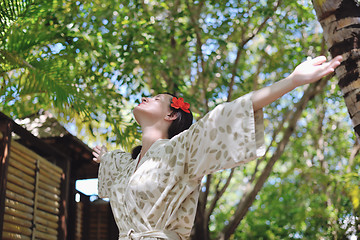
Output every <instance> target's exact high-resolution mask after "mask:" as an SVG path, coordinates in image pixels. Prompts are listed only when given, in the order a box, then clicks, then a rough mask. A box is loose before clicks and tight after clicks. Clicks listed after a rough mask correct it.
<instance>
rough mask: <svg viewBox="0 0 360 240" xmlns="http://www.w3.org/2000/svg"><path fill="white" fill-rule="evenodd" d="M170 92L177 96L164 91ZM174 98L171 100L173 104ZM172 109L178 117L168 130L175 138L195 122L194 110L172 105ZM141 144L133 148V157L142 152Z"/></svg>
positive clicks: (170, 135) (169, 134) (171, 136)
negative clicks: (186, 110)
mask: <svg viewBox="0 0 360 240" xmlns="http://www.w3.org/2000/svg"><path fill="white" fill-rule="evenodd" d="M164 94H168V95H170V96H173V97H176V95H174V94H171V93H164ZM171 102H172V99H171V100H170V104H169V106H170V105H171ZM170 109H171V110H172V111H173V113H174V114H176V115H177V118H176V119H175V120H174V121H173V122H172V123H171V125H170V127H169V130H168V137H169V139H171V138H173V137H174V136H176V135H178V134H179V133H181V132H183V131H185V130H186V129H189V128H190V126H191V124H192V122H193V115H192V112H191V111H190V109H189V111H190V113H187V112H184V111H183V110H181V109H176V108H173V107H171V106H170ZM140 151H141V146H137V147H135V148H134V149H133V150H132V153H131V157H132V158H133V159H135V158H137V156H138V155H139V154H140Z"/></svg>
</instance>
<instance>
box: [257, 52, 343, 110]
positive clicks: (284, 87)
mask: <svg viewBox="0 0 360 240" xmlns="http://www.w3.org/2000/svg"><path fill="white" fill-rule="evenodd" d="M341 61H342V57H341V56H337V57H335V58H333V59H332V60H331V61H328V62H326V57H324V56H320V57H317V58H314V59H311V60H308V61H305V62H303V63H301V64H300V65H298V66H297V67H296V68H295V70H294V71H293V72H292V73H291V74H290V75H289V76H288V77H287V78H284V79H282V80H280V81H278V82H276V83H274V84H272V85H271V86H268V87H265V88H262V89H259V90H257V91H255V92H254V93H253V95H252V97H251V100H252V102H253V108H254V111H256V110H259V109H261V108H263V107H265V106H267V105H269V104H270V103H272V102H274V101H275V100H276V99H278V98H280V97H281V96H283V95H284V94H285V93H288V92H290V91H291V90H293V89H294V88H296V87H298V86H301V85H305V84H308V83H312V82H316V81H318V80H320V79H321V78H322V77H324V76H326V75H328V74H330V73H332V72H334V70H335V68H336V67H338V66H339V65H340V62H341Z"/></svg>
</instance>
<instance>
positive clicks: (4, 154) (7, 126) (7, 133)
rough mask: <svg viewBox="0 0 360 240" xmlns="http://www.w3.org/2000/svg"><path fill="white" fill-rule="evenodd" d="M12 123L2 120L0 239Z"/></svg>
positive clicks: (0, 131)
mask: <svg viewBox="0 0 360 240" xmlns="http://www.w3.org/2000/svg"><path fill="white" fill-rule="evenodd" d="M12 128H13V124H12V121H9V120H6V119H1V120H0V134H1V139H0V160H1V164H0V237H1V236H2V233H3V226H4V225H3V224H4V213H5V195H6V183H7V177H6V176H7V171H8V166H9V153H10V144H11V132H12Z"/></svg>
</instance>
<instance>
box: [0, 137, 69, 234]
mask: <svg viewBox="0 0 360 240" xmlns="http://www.w3.org/2000/svg"><path fill="white" fill-rule="evenodd" d="M1 138H2V134H1V132H0V139H1ZM9 156H10V157H9V165H8V172H7V185H6V196H5V212H4V223H3V231H2V239H4V240H7V239H31V240H33V239H46V240H52V239H54V240H55V239H57V236H58V227H59V206H60V203H59V201H60V194H61V192H60V184H61V180H62V178H63V170H62V169H61V168H60V167H58V166H56V165H54V164H52V163H50V162H49V161H47V160H46V159H44V158H42V157H41V156H39V155H38V154H36V153H34V152H33V151H31V150H30V149H28V148H26V147H24V146H23V145H21V144H19V143H17V142H15V141H12V142H11V148H10V154H9Z"/></svg>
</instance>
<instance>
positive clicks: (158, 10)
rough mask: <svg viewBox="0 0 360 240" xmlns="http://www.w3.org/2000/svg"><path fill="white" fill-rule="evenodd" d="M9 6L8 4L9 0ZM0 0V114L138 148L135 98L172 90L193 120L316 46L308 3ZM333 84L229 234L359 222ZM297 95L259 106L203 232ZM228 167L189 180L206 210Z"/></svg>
mask: <svg viewBox="0 0 360 240" xmlns="http://www.w3.org/2000/svg"><path fill="white" fill-rule="evenodd" d="M20 2H21V3H24V4H23V5H21V7H20V5H19V8H16V9H18V10H16V11H15V10H12V9H15V8H11V7H9V6H17V5H16V3H20ZM0 6H1V11H0V13H1V23H2V26H1V28H0V32H1V39H0V41H1V42H0V44H1V45H0V54H1V62H0V68H1V73H0V80H1V90H0V101H1V103H2V104H1V105H0V110H1V111H2V112H4V113H6V114H8V115H10V116H12V117H13V118H22V117H25V116H27V115H30V114H33V113H34V112H36V111H38V110H39V109H46V110H50V111H51V112H53V113H54V114H55V115H56V116H57V117H58V118H59V119H60V120H62V121H63V122H64V123H71V124H69V126H74V125H75V126H76V127H77V131H78V134H79V135H81V138H82V139H83V140H84V141H85V142H87V143H88V144H93V143H94V142H97V143H104V142H107V144H108V145H110V144H111V143H113V145H112V146H113V147H114V146H116V147H120V148H123V149H127V150H129V149H131V148H132V147H133V146H134V145H136V144H137V143H138V140H136V139H138V138H139V129H138V126H137V125H136V123H135V122H134V120H133V119H132V117H131V109H132V108H133V107H134V106H135V104H137V103H138V102H139V100H140V97H141V96H142V95H152V94H154V93H161V92H174V93H177V94H179V95H181V96H183V97H184V98H185V99H186V101H187V102H190V103H191V106H192V111H193V112H194V114H195V117H196V118H199V117H201V116H203V115H204V114H205V113H206V112H207V111H209V110H211V109H212V108H213V107H215V106H216V105H217V104H219V103H221V102H224V101H230V100H232V99H235V98H236V97H239V96H241V95H243V94H245V93H247V92H249V91H252V90H254V89H256V88H259V87H262V86H266V85H268V84H271V83H272V82H274V81H277V80H278V79H281V78H283V77H286V76H287V73H288V72H289V71H290V70H291V69H293V68H294V67H295V66H296V65H297V64H298V63H300V62H301V61H303V60H304V59H305V58H306V57H307V56H312V57H314V56H316V55H319V54H320V53H322V52H324V46H323V42H322V35H321V29H320V27H319V24H318V23H317V21H316V20H315V15H314V13H313V9H312V6H311V3H310V2H309V1H299V2H297V1H290V0H283V1H275V0H268V1H257V0H256V1H255V0H253V1H242V0H240V1H226V2H225V1H213V0H206V1H205V0H203V1H190V0H183V1H181V0H175V1H164V0H160V1H153V0H147V1H130V0H125V1H118V0H111V1H101V0H93V1H86V0H85V1H72V0H71V1H62V0H53V1H28V2H26V1H16V0H12V1H11V0H5V1H3V3H1V4H0ZM335 81H336V80H332V81H330V82H329V83H328V84H327V87H326V89H325V90H324V92H323V93H322V94H320V95H318V96H317V97H315V98H314V99H312V101H310V103H309V105H308V107H307V108H306V110H304V111H303V112H302V115H301V116H302V117H301V118H300V120H299V121H298V123H297V128H296V129H294V131H293V133H292V137H291V139H290V141H289V143H288V146H287V148H286V151H285V152H284V153H283V154H282V155H281V157H280V158H279V160H278V162H277V164H275V167H274V168H273V171H272V174H271V175H270V177H269V179H268V181H267V182H266V184H265V185H264V187H263V188H262V190H261V191H260V192H259V194H258V195H257V197H256V200H255V201H254V202H253V204H252V206H251V208H250V209H249V212H248V213H247V215H246V217H245V219H244V220H243V221H241V223H240V225H239V227H238V228H237V229H236V231H235V232H234V234H233V235H232V238H233V239H287V238H289V239H296V238H304V239H319V238H326V239H342V238H344V237H345V236H349V235H351V234H352V228H353V227H354V225H355V224H356V223H354V224H346V222H347V221H349V219H355V220H356V217H357V219H358V217H359V216H358V212H359V188H358V186H359V164H360V162H359V158H358V157H354V156H353V155H352V153H351V150H352V145H354V149H356V146H358V145H357V142H356V141H355V137H354V136H353V134H352V131H351V127H350V124H349V123H348V122H349V120H348V117H347V113H346V109H345V107H344V103H343V100H342V97H341V94H340V93H339V90H338V88H337V87H336V82H335ZM305 90H306V87H305V88H299V89H297V90H295V91H293V92H292V93H291V94H287V95H286V96H284V97H283V98H282V99H281V100H279V101H277V102H275V103H273V104H272V105H271V106H269V107H268V108H266V109H264V110H265V112H264V116H265V119H266V120H265V125H266V142H267V145H268V146H269V151H268V153H267V155H266V158H265V159H261V160H258V161H253V162H251V163H249V164H247V165H246V166H243V167H239V168H238V169H236V171H235V172H234V175H233V176H232V178H231V181H230V184H229V186H228V188H227V190H226V192H225V193H224V195H223V196H221V198H220V199H219V200H218V201H217V202H216V207H215V208H214V210H213V211H212V212H211V213H210V214H209V224H208V228H209V230H210V237H211V238H212V239H215V238H217V237H218V236H219V234H220V233H221V232H222V231H223V229H224V228H225V227H226V226H227V225H228V224H229V222H230V219H231V217H232V216H234V214H235V210H236V207H237V205H238V203H239V200H240V199H241V198H242V197H244V195H245V194H246V192H247V189H248V188H250V187H252V184H253V183H254V182H256V181H257V180H258V177H259V175H260V173H261V171H263V170H264V169H265V168H266V163H267V161H268V159H270V158H271V157H272V154H274V153H275V152H276V149H277V148H278V142H279V141H280V140H281V139H282V137H283V135H284V131H285V130H286V128H287V125H286V124H284V121H285V120H286V119H287V116H288V115H287V113H288V112H289V111H290V110H292V109H294V106H295V104H296V103H297V102H299V101H300V99H301V97H302V96H303V92H304V91H305ZM344 119H345V120H346V121H344ZM230 176H231V174H230V170H226V171H223V172H220V173H218V174H214V175H213V176H211V177H209V178H208V179H209V181H210V180H211V184H210V188H209V189H206V188H205V185H203V188H204V189H205V190H204V191H208V192H209V196H208V198H207V204H206V207H207V209H209V207H210V206H211V201H212V200H213V199H214V197H215V196H216V193H217V191H218V190H219V189H220V188H221V187H223V186H225V185H226V181H227V180H228V179H229V177H230ZM205 180H206V179H205ZM205 180H204V183H205ZM202 220H203V221H204V222H206V221H207V219H202ZM357 221H359V220H357ZM345 225H346V226H345Z"/></svg>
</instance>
